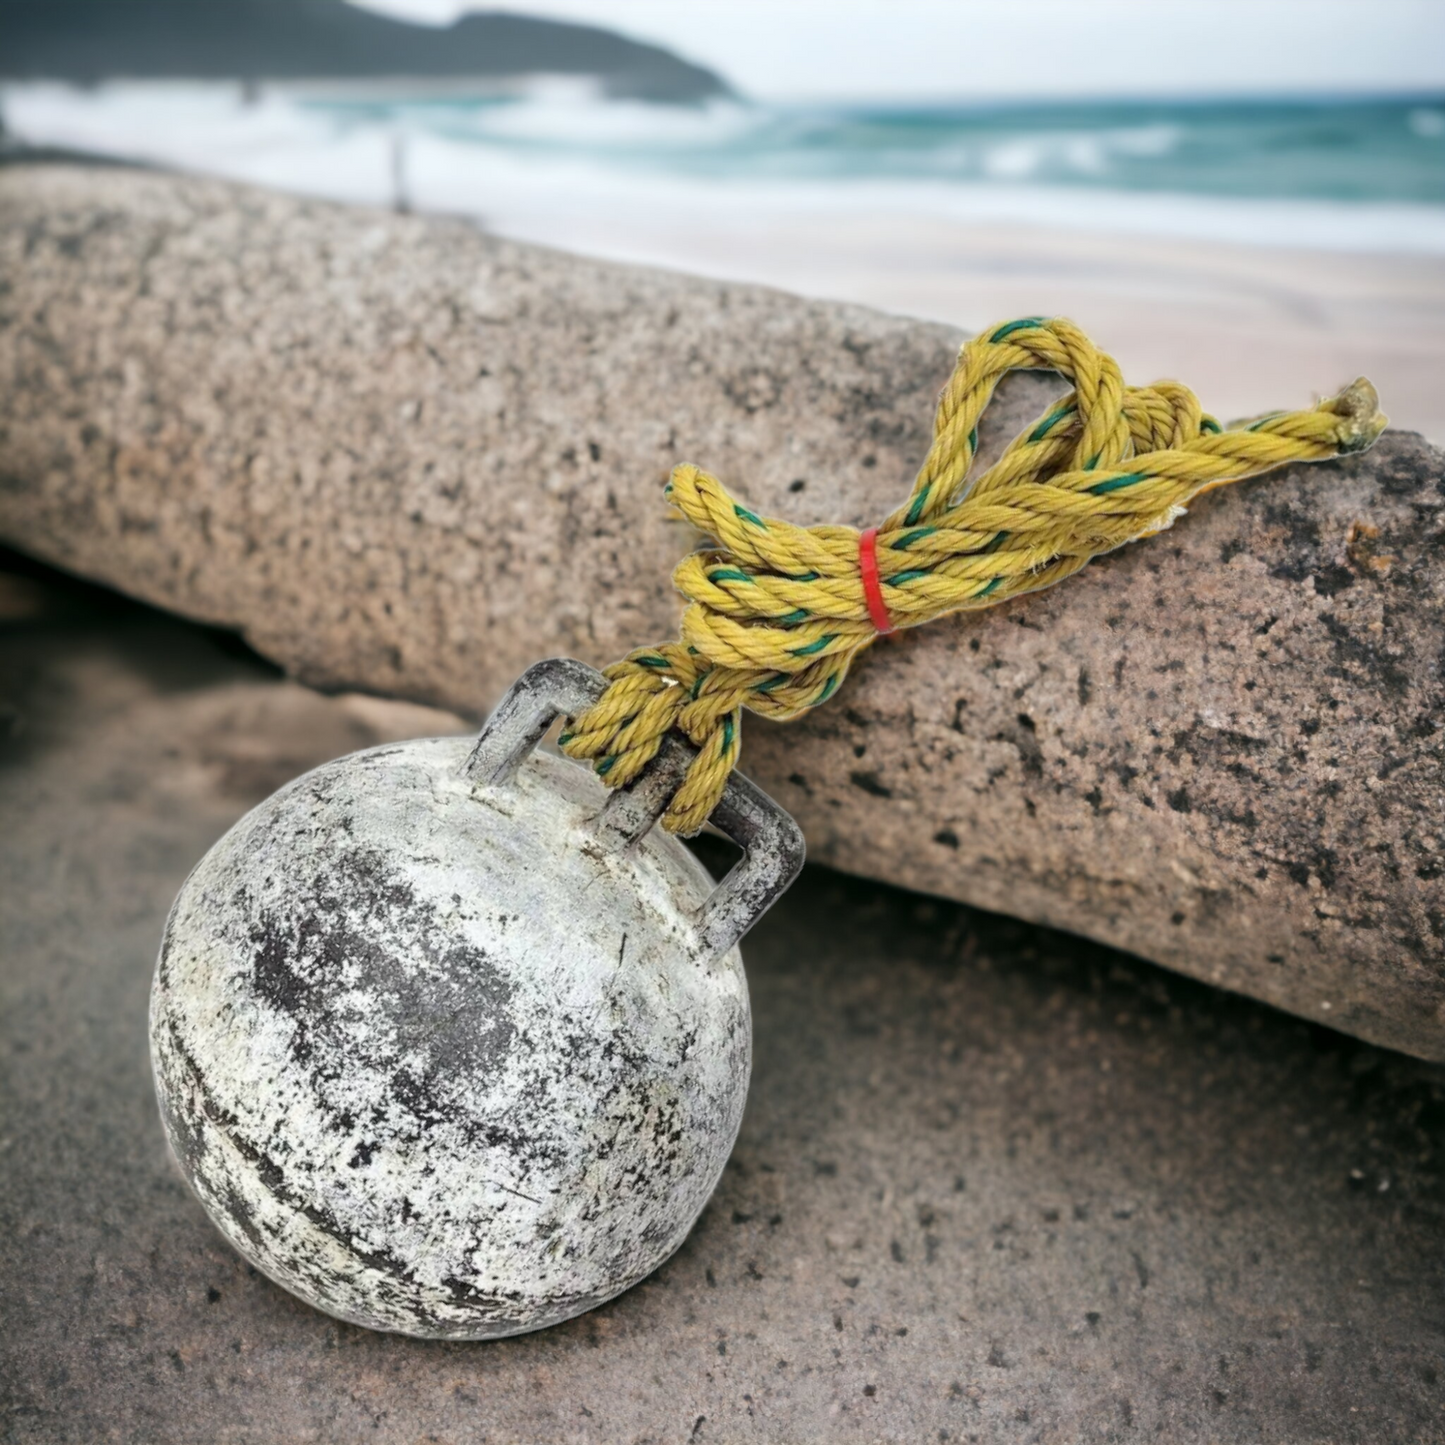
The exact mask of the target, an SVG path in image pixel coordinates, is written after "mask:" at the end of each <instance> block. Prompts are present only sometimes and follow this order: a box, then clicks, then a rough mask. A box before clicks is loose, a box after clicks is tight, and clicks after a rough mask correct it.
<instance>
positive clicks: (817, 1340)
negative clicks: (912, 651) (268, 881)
mask: <svg viewBox="0 0 1445 1445" xmlns="http://www.w3.org/2000/svg"><path fill="white" fill-rule="evenodd" d="M32 600H34V599H33V598H32ZM0 695H3V696H4V698H5V699H6V702H7V705H8V707H9V712H8V714H7V727H6V729H5V735H4V738H3V762H0V817H3V818H4V819H5V821H6V826H5V828H4V829H3V830H0V1320H3V1322H4V1326H3V1328H0V1440H4V1441H6V1442H14V1445H62V1442H65V1445H70V1442H74V1445H97V1442H106V1441H111V1442H127V1445H128V1442H145V1445H214V1442H230V1445H246V1442H254V1445H276V1442H278V1441H288V1442H289V1441H310V1442H317V1445H327V1442H336V1445H352V1442H355V1441H357V1440H361V1439H365V1440H375V1441H378V1442H383V1445H393V1442H394V1445H415V1442H418V1441H426V1440H431V1441H434V1442H437V1445H474V1442H479V1441H499V1442H501V1441H506V1442H511V1441H527V1442H533V1441H535V1442H542V1441H546V1442H554V1441H556V1442H569V1445H582V1442H587V1445H611V1442H619V1445H621V1442H628V1445H637V1442H641V1441H655V1442H658V1445H662V1442H683V1441H692V1442H694V1445H707V1442H727V1445H733V1442H745V1441H776V1442H780V1445H796V1442H806V1441H815V1440H817V1441H822V1440H828V1441H838V1440H843V1441H849V1440H858V1441H900V1442H902V1441H906V1442H909V1445H915V1442H919V1441H930V1442H933V1441H942V1442H963V1441H967V1440H970V1439H973V1440H978V1441H990V1442H992V1441H1000V1442H1017V1445H1044V1442H1048V1445H1053V1442H1060V1445H1061V1442H1100V1445H1102V1442H1105V1441H1112V1442H1121V1445H1127V1442H1134V1441H1157V1440H1168V1441H1170V1442H1177V1445H1204V1442H1217V1445H1236V1442H1238V1445H1245V1442H1248V1445H1255V1442H1259V1441H1276V1442H1288V1445H1312V1442H1320V1445H1323V1442H1330V1445H1432V1442H1440V1441H1445V1331H1442V1320H1441V1312H1440V1308H1439V1301H1440V1298H1441V1291H1442V1288H1445V1263H1442V1262H1445V1213H1442V1207H1441V1200H1442V1198H1445V1155H1442V1139H1445V1128H1442V1122H1445V1073H1442V1071H1441V1069H1440V1068H1439V1067H1437V1066H1434V1065H1429V1064H1422V1063H1418V1062H1416V1061H1413V1060H1409V1059H1404V1058H1401V1057H1400V1056H1399V1055H1396V1054H1390V1053H1386V1052H1382V1051H1380V1050H1378V1049H1375V1048H1373V1047H1371V1046H1369V1045H1367V1044H1362V1043H1359V1042H1357V1041H1355V1040H1352V1039H1348V1038H1345V1037H1342V1036H1341V1035H1339V1034H1336V1033H1333V1032H1331V1031H1330V1030H1328V1029H1324V1028H1320V1027H1317V1026H1314V1025H1310V1024H1306V1023H1303V1022H1300V1021H1298V1020H1295V1019H1291V1018H1288V1017H1286V1016H1284V1015H1281V1014H1279V1013H1276V1012H1275V1011H1273V1010H1271V1009H1268V1008H1264V1007H1261V1006H1259V1005H1258V1004H1254V1003H1251V1002H1248V1001H1245V1000H1242V999H1239V998H1233V997H1230V996H1229V995H1227V994H1223V993H1220V992H1217V991H1214V990H1211V989H1207V988H1203V987H1200V986H1199V985H1197V984H1195V983H1192V982H1190V981H1188V980H1186V979H1182V978H1178V977H1175V976H1171V975H1169V974H1167V973H1164V972H1162V971H1160V970H1158V969H1155V968H1152V967H1151V966H1149V965H1148V964H1143V963H1140V962H1138V961H1137V960H1134V959H1131V958H1128V957H1126V956H1124V955H1122V954H1118V953H1114V952H1112V951H1110V950H1107V949H1104V948H1100V947H1098V946H1096V945H1093V944H1089V943H1086V942H1084V941H1081V940H1080V939H1078V938H1074V937H1070V936H1067V935H1063V934H1058V933H1052V932H1049V931H1047V930H1044V929H1040V928H1033V927H1028V926H1025V925H1021V924H1017V923H1013V922H1011V921H1007V920H1002V919H998V918H994V917H990V916H988V915H984V914H981V913H977V912H975V911H973V910H971V909H968V908H964V907H958V906H955V905H952V904H946V903H938V902H934V901H931V900H927V899H920V898H918V897H917V896H913V895H908V894H904V893H901V892H898V891H895V890H893V889H891V888H887V887H882V886H879V885H876V884H872V883H868V882H864V881H862V880H858V879H853V878H847V877H845V876H843V875H840V874H837V873H832V872H829V871H827V870H822V869H810V870H808V871H807V872H806V873H805V874H804V876H803V878H802V880H801V881H800V882H799V883H798V884H797V885H796V887H795V888H794V890H793V891H792V892H791V893H790V894H789V895H788V896H787V897H786V898H785V899H784V900H783V901H782V902H781V903H780V904H779V905H778V906H777V907H776V908H775V909H774V910H773V912H772V913H771V914H770V915H769V916H768V918H767V919H765V920H764V922H763V924H762V925H761V926H760V927H759V929H758V930H757V931H756V932H755V933H754V934H753V935H752V936H751V937H750V938H749V939H748V940H747V941H746V942H745V944H744V954H745V957H746V961H747V968H748V974H749V982H750V986H751V989H752V995H753V1006H754V1020H755V1026H756V1043H755V1069H754V1076H753V1086H752V1091H751V1095H750V1098H749V1104H748V1112H747V1115H746V1117H745V1119H744V1122H743V1128H742V1133H741V1135H740V1137H739V1142H738V1147H737V1149H736V1151H735V1153H734V1156H733V1161H732V1164H731V1165H730V1167H729V1168H728V1169H727V1171H726V1172H725V1173H724V1176H723V1180H722V1183H721V1185H720V1186H719V1189H718V1192H717V1194H716V1195H715V1197H714V1199H713V1201H712V1203H711V1205H710V1206H709V1207H708V1209H707V1210H706V1211H705V1212H704V1214H703V1216H702V1219H701V1220H700V1221H699V1223H698V1225H697V1227H696V1228H695V1229H694V1231H693V1233H692V1235H691V1237H690V1238H689V1240H688V1242H687V1243H686V1244H685V1245H684V1246H683V1248H682V1250H681V1251H680V1252H679V1253H678V1254H677V1255H675V1256H674V1257H673V1258H672V1260H671V1261H669V1263H668V1264H667V1265H666V1266H664V1267H663V1268H662V1269H661V1270H660V1271H659V1272H658V1273H657V1274H655V1275H654V1276H652V1278H650V1279H649V1280H648V1281H646V1282H645V1283H643V1284H642V1285H639V1286H638V1287H637V1288H636V1289H635V1290H632V1291H631V1292H630V1293H628V1294H626V1295H624V1296H622V1297H621V1298H620V1299H618V1300H616V1301H614V1302H613V1303H612V1304H610V1305H606V1306H604V1307H603V1308H602V1309H600V1310H597V1311H594V1312H593V1313H591V1314H589V1315H586V1316H584V1317H582V1318H580V1319H577V1320H574V1321H572V1322H571V1323H569V1324H566V1325H562V1326H559V1327H558V1328H556V1329H553V1330H548V1331H546V1332H544V1333H542V1334H537V1335H530V1336H524V1337H522V1338H519V1339H515V1340H507V1341H501V1342H497V1343H492V1344H483V1345H461V1344H446V1343H428V1342H421V1341H416V1340H408V1339H404V1338H401V1337H399V1336H386V1335H379V1334H373V1333H370V1332H368V1331H365V1330H361V1329H357V1328H354V1327H352V1326H348V1325H340V1324H338V1323H336V1322H335V1321H334V1320H330V1319H328V1318H326V1317H325V1316H323V1315H320V1314H318V1313H316V1312H315V1311H313V1310H311V1309H309V1308H308V1307H307V1306H305V1305H303V1304H301V1303H300V1302H299V1301H297V1300H295V1299H293V1298H292V1297H290V1296H289V1295H287V1294H285V1293H284V1292H283V1291H282V1290H280V1289H278V1288H277V1287H276V1286H275V1285H272V1284H271V1283H269V1282H268V1281H267V1280H266V1279H264V1278H263V1277H262V1276H260V1275H259V1274H258V1273H257V1272H255V1271H254V1270H253V1269H251V1268H250V1267H248V1266H247V1265H246V1264H245V1263H244V1262H243V1261H242V1260H241V1259H240V1258H239V1257H238V1256H237V1255H236V1254H235V1253H234V1252H233V1251H232V1250H231V1249H230V1247H229V1246H228V1245H227V1244H226V1243H225V1241H224V1240H223V1239H222V1238H221V1236H220V1235H219V1234H217V1233H216V1232H215V1231H214V1230H213V1229H212V1228H211V1226H210V1225H209V1223H208V1222H207V1220H206V1217H205V1215H204V1214H203V1212H202V1210H201V1208H200V1205H199V1204H197V1203H196V1201H195V1200H194V1199H193V1198H192V1197H191V1195H190V1194H189V1193H188V1191H187V1190H186V1188H185V1186H184V1184H183V1183H182V1182H181V1180H180V1178H179V1176H178V1175H177V1173H176V1172H175V1169H174V1167H173V1166H172V1164H171V1162H170V1160H169V1159H168V1157H167V1155H166V1149H165V1143H164V1139H163V1136H162V1133H161V1127H160V1121H159V1119H158V1117H157V1113H156V1105H155V1097H154V1094H153V1092H152V1087H151V1078H150V1068H149V1063H148V1060H147V1050H146V996H147V991H148V989H149V986H150V979H151V972H152V965H153V962H154V958H155V950H156V945H157V941H158V939H159V937H160V932H161V927H162V923H163V920H164V918H165V914H166V909H167V908H168V907H169V905H170V901H171V898H172V896H173V895H174V893H175V891H176V889H177V888H178V887H179V886H180V884H181V880H182V879H183V878H184V877H185V875H186V872H187V870H188V869H189V868H190V867H191V865H192V864H193V863H194V861H195V860H196V858H197V857H198V856H199V855H200V854H201V852H202V851H203V850H204V849H205V848H206V847H207V846H208V845H209V844H210V843H211V842H212V841H213V840H214V839H215V838H216V837H217V836H218V835H219V834H220V833H221V832H222V831H223V830H224V829H225V828H226V827H227V826H229V825H230V823H231V822H232V821H234V819H235V818H236V817H237V816H238V815H239V814H240V813H241V812H242V811H243V810H244V809H246V808H248V807H250V806H251V805H252V804H253V803H255V802H256V801H258V800H259V799H260V798H261V797H263V796H264V795H265V794H266V793H267V792H269V791H270V790H271V789H273V788H274V787H276V786H277V785H279V784H280V783H282V782H284V781H285V780H286V779H287V778H288V777H289V776H291V775H292V774H294V773H296V772H299V771H301V770H302V769H304V768H306V767H309V766H311V765H312V764H313V763H315V762H318V761H320V760H321V759H323V758H327V757H330V756H332V755H333V754H335V753H337V752H339V751H344V750H345V749H347V748H352V747H360V746H365V745H366V744H368V743H371V742H376V741H378V740H380V739H382V738H385V737H387V736H394V735H396V733H397V732H399V731H407V730H415V731H421V732H430V731H435V730H437V729H438V728H443V729H444V728H445V727H446V726H447V722H446V720H444V719H443V720H440V721H439V720H438V719H436V718H435V717H434V716H425V715H421V714H420V712H419V710H416V709H401V710H400V712H401V716H400V717H398V708H397V707H396V705H388V704H379V703H372V702H369V701H367V700H358V699H350V698H348V699H343V700H327V699H322V698H317V697H315V696H313V695H309V694H307V693H306V692H305V690H304V689H302V688H300V687H297V686H295V685H294V684H289V683H285V682H282V681H279V680H277V679H274V678H268V677H267V676H265V675H264V674H263V673H261V672H260V671H259V670H258V669H256V668H255V667H253V666H249V665H246V664H243V663H240V662H237V661H234V660H230V659H228V658H227V657H225V656H223V655H222V654H221V653H219V652H218V651H217V650H216V648H215V645H214V642H213V641H211V640H210V639H207V638H206V637H204V636H202V635H201V634H200V633H199V631H198V630H197V629H194V628H190V627H187V626H183V625H180V624H177V623H174V622H170V621H164V620H160V621H157V620H147V619H145V618H143V617H137V616H135V615H134V614H132V615H131V616H130V617H129V618H128V619H127V618H121V619H118V620H117V619H112V620H105V619H102V620H101V622H100V624H99V625H98V624H97V622H96V621H95V620H94V619H91V620H89V621H87V620H85V619H83V618H82V619H72V620H71V621H69V622H46V621H44V620H41V621H38V622H32V623H27V624H25V629H24V630H23V631H22V630H19V629H16V628H12V629H10V630H9V631H7V632H0Z"/></svg>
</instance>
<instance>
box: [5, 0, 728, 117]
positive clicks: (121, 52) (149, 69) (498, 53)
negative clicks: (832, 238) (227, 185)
mask: <svg viewBox="0 0 1445 1445" xmlns="http://www.w3.org/2000/svg"><path fill="white" fill-rule="evenodd" d="M0 36H3V42H0V79H6V80H61V81H70V82H73V83H76V84H81V85H91V84H95V83H98V82H100V81H103V80H112V79H127V80H162V79H174V80H181V79H184V80H223V79H241V80H332V81H334V80H384V79H402V78H405V79H429V80H451V81H465V80H470V79H477V80H492V79H504V78H507V77H511V76H522V75H535V74H550V75H575V76H592V77H596V78H597V79H598V80H599V81H600V82H601V84H602V85H603V87H604V89H605V90H606V92H607V93H608V94H609V95H612V96H615V97H618V98H626V99H634V100H649V101H662V102H672V103H687V102H696V101H700V100H707V99H709V98H711V97H714V96H721V95H727V94H729V93H730V92H729V88H728V86H727V84H726V83H725V82H724V81H723V80H722V79H721V77H719V76H718V75H716V74H715V73H714V72H712V71H710V70H706V69H704V68H703V67H701V66H697V65H691V64H689V63H688V62H687V61H685V60H682V59H680V58H679V57H678V56H676V55H673V54H672V53H671V52H670V51H667V50H664V49H662V48H661V47H659V46H654V45H644V44H641V43H639V42H637V41H633V40H628V39H626V38H625V37H623V36H621V35H617V34H614V33H613V32H612V31H609V30H603V29H599V28H597V27H595V26H590V25H571V24H566V23H563V22H559V21H552V20H539V19H533V18H531V17H529V16H525V15H512V14H502V13H486V14H471V15H464V16H462V17H461V18H460V19H458V20H457V21H455V22H454V23H453V24H452V25H450V26H447V27H445V28H438V27H434V26H426V25H413V24H409V23H408V22H406V21H404V20H397V19H393V18H391V17H389V16H385V15H378V14H375V13H373V12H371V11H367V10H361V9H357V8H356V7H354V6H352V5H348V4H345V3H343V0H45V3H44V4H37V3H35V0H0Z"/></svg>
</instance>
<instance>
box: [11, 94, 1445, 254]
mask: <svg viewBox="0 0 1445 1445" xmlns="http://www.w3.org/2000/svg"><path fill="white" fill-rule="evenodd" d="M0 114H3V117H4V121H5V124H6V127H7V129H8V131H9V132H10V134H11V135H12V136H14V137H16V138H18V139H20V140H23V141H27V142H31V143H35V144H51V145H62V146H72V147H78V148H82V149H87V150H96V151H101V152H104V153H107V154H110V155H118V156H130V157H135V158H137V159H143V160H147V161H153V162H158V163H162V164H167V165H174V166H179V167H182V168H185V169H190V170H196V171H202V172H211V173H215V174H220V175H225V176H230V177H234V178H238V179H244V180H252V181H257V182H261V183H265V184H271V185H278V186H282V187H286V188H289V189H294V190H298V191H305V192H311V193H315V194H319V195H325V196H332V197H335V198H338V199H345V200H353V201H364V202H370V203H374V204H383V205H402V206H406V207H408V208H411V209H416V210H435V211H447V212H456V213H461V214H465V215H473V216H477V217H479V218H481V219H483V220H485V221H487V222H488V223H489V224H492V225H494V226H495V227H496V228H497V229H498V230H501V231H503V232H509V233H511V234H516V235H520V236H525V237H530V238H533V239H542V240H557V239H558V238H559V233H560V234H561V235H563V236H566V235H567V234H568V232H569V228H570V230H571V232H572V233H573V240H574V243H575V244H576V245H578V246H579V248H581V249H588V245H587V238H586V232H587V230H588V225H589V223H592V224H594V225H595V226H596V229H597V233H598V235H599V236H605V235H607V234H617V233H618V227H619V226H620V225H622V224H623V222H624V220H625V219H626V218H633V219H634V220H636V221H637V222H638V223H641V224H646V223H647V222H648V220H649V218H653V219H655V220H656V221H657V222H658V223H663V222H666V223H667V224H677V218H679V217H682V218H687V217H694V218H696V223H697V224H701V225H707V224H722V225H726V224H736V223H737V221H738V218H739V217H748V218H752V219H757V218H763V219H764V220H767V219H769V218H771V219H773V220H778V219H786V218H790V217H807V216H809V215H815V216H816V215H825V214H829V213H831V214H851V215H854V216H868V217H878V216H890V215H891V216H897V217H900V218H906V217H908V216H926V217H931V218H937V219H945V220H953V221H984V222H1017V223H1023V224H1028V225H1033V226H1044V227H1048V226H1064V227H1074V228H1084V229H1088V230H1092V231H1109V230H1114V231H1118V232H1122V233H1129V234H1146V235H1173V236H1182V237H1191V238H1195V239H1200V240H1222V241H1231V242H1237V243H1250V244H1259V245H1270V246H1292V247H1301V248H1307V249H1319V250H1346V251H1350V250H1357V251H1370V252H1380V253H1386V254H1390V253H1394V254H1415V255H1445V97H1414V98H1404V99H1377V100H1326V99H1320V100H1272V101H1265V100H1259V101H1238V100H1232V101H1208V102H1182V101H1157V102H1133V101H1131V102H1128V103H1122V102H1114V103H1082V102H1080V103H1072V104H1010V105H990V106H969V105H937V104H934V105H919V106H915V107H904V106H892V107H881V106H876V105H875V106H862V105H858V106H849V105H835V106H827V107H824V106H817V105H814V106H808V107H802V106H799V107H787V106H777V105H751V104H739V103H733V102H727V103H718V104H714V105H711V106H708V107H704V108H699V109H696V110H693V109H678V108H672V107H658V106H648V105H641V104H636V103H625V102H611V101H608V100H607V99H605V98H604V97H602V96H601V95H599V94H598V93H597V92H596V91H595V90H594V89H593V88H591V87H589V86H587V85H585V84H579V83H577V82H560V81H559V82H550V81H545V80H544V81H539V82H535V83H532V84H528V85H523V86H517V87H513V88H510V89H496V90H493V91H490V92H486V93H471V94H461V93H446V92H443V91H436V92H432V93H426V94H423V93H412V94H406V93H396V92H393V93H389V94H384V95H383V94H371V95H363V94H358V93H356V92H347V91H337V90H331V91H322V90H317V89H311V90H309V91H308V90H306V89H300V88H286V89H281V88H270V87H268V88H265V89H263V90H261V91H260V92H255V91H248V90H244V89H242V88H241V87H238V86H225V85H211V86H199V85H153V84H148V85H140V84H117V85H109V86H103V87H100V88H98V89H94V90H88V91H77V90H74V89H70V88H67V87H63V86H54V85H25V86H12V87H8V88H6V89H4V90H3V91H0ZM564 243H565V242H564ZM598 249H603V250H606V249H607V246H606V245H605V244H601V245H600V246H599V247H598Z"/></svg>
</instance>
